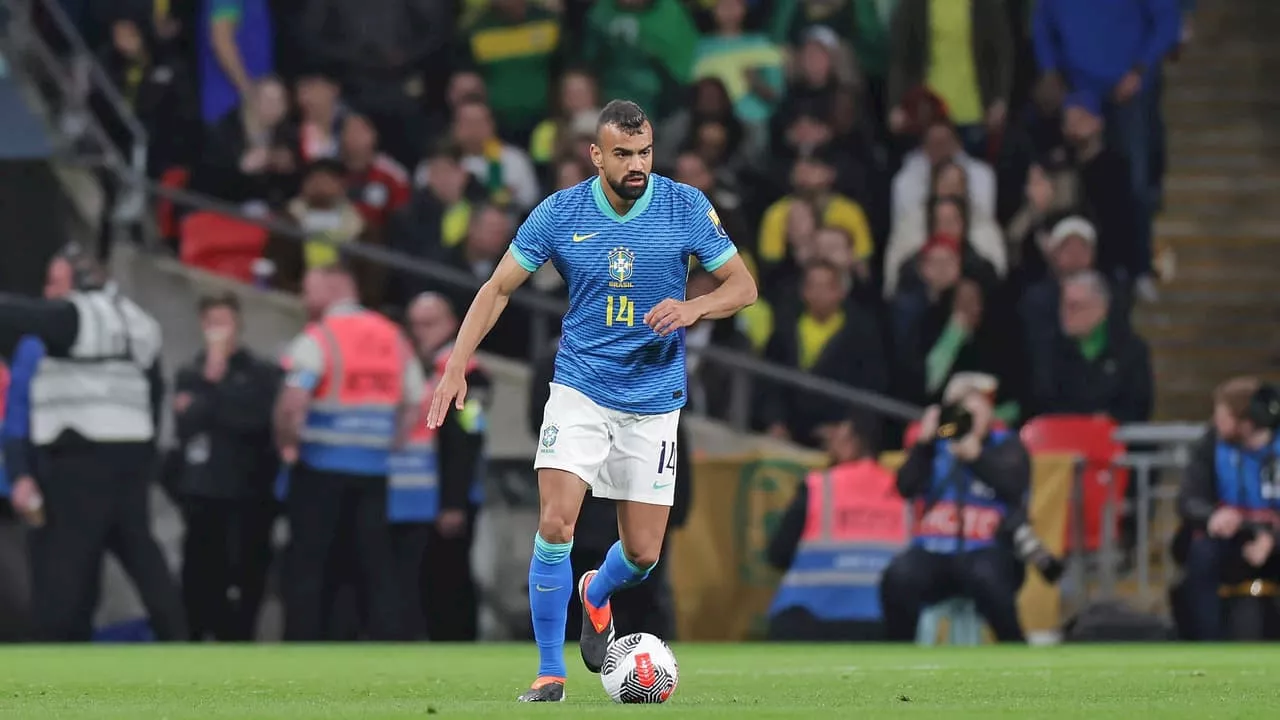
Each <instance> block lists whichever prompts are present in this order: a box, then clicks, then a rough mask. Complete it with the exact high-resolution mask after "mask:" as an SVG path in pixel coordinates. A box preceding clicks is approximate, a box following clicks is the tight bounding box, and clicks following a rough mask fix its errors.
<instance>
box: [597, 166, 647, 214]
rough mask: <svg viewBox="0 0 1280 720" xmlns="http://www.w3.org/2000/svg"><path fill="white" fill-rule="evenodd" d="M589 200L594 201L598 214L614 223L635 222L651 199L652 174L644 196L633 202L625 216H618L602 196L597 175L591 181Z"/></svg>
mask: <svg viewBox="0 0 1280 720" xmlns="http://www.w3.org/2000/svg"><path fill="white" fill-rule="evenodd" d="M591 199H592V200H595V201H596V207H597V208H599V209H600V212H601V213H602V214H603V215H604V216H605V217H607V218H609V219H610V220H613V221H614V222H620V223H624V222H627V221H629V220H635V219H636V218H638V217H640V215H641V214H642V213H643V212H644V211H645V209H646V208H648V207H649V201H650V200H652V199H653V173H650V174H649V184H648V185H646V186H645V189H644V194H643V195H641V196H640V197H639V199H637V200H636V201H635V204H633V205H632V206H631V209H630V210H628V211H627V214H626V215H619V214H618V211H617V210H614V209H613V206H612V205H610V204H609V198H607V197H605V196H604V189H603V188H601V187H600V176H599V175H597V176H595V177H594V178H592V179H591Z"/></svg>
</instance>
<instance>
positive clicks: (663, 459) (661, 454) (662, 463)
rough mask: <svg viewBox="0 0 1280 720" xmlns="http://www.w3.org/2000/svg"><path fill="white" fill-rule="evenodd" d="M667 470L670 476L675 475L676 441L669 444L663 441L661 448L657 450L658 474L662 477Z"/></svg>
mask: <svg viewBox="0 0 1280 720" xmlns="http://www.w3.org/2000/svg"><path fill="white" fill-rule="evenodd" d="M668 470H670V471H671V475H672V476H674V475H675V474H676V441H675V440H672V441H670V442H668V441H666V440H663V441H662V446H661V447H660V448H658V474H659V475H663V474H665V473H666V472H667V471H668Z"/></svg>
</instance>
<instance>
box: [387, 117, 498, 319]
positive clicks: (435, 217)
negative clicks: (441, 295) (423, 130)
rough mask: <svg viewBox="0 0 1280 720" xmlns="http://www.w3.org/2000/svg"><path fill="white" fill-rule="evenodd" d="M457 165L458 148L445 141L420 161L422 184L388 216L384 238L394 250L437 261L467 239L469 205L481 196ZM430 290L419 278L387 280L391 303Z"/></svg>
mask: <svg viewBox="0 0 1280 720" xmlns="http://www.w3.org/2000/svg"><path fill="white" fill-rule="evenodd" d="M462 160H463V158H462V152H461V151H460V150H459V149H458V146H457V145H454V144H453V143H451V142H448V141H444V142H441V143H439V144H438V145H437V146H436V147H435V148H434V149H433V150H432V151H431V153H430V154H429V155H428V156H427V158H426V159H425V160H423V166H424V167H425V169H426V170H427V171H428V174H427V182H426V184H425V185H424V186H422V187H420V188H418V189H416V190H414V191H413V194H412V195H411V197H410V200H409V204H408V205H406V206H405V207H403V208H401V209H400V210H399V211H398V212H396V213H395V214H394V215H392V217H391V222H390V225H389V229H388V233H389V242H390V245H391V248H392V249H393V250H397V251H399V252H402V253H405V254H406V255H409V256H410V257H418V258H430V259H433V260H439V259H442V258H445V257H447V256H449V254H450V253H452V252H453V250H454V249H455V248H457V247H458V246H459V245H460V244H461V243H462V241H463V240H465V239H466V237H467V228H468V227H469V226H470V224H471V214H472V211H473V205H474V203H475V202H476V201H479V200H482V199H483V198H484V195H485V192H484V189H483V188H482V187H480V184H479V183H478V182H477V181H476V180H475V179H474V178H473V177H471V175H470V174H469V173H468V172H467V171H466V170H465V169H464V168H463V167H462ZM429 289H430V283H428V282H427V281H426V280H424V279H423V278H421V277H420V276H417V275H413V274H409V273H404V272H397V273H395V274H394V275H393V276H392V295H391V301H392V302H393V303H395V304H397V305H407V304H408V303H409V301H410V300H411V299H412V298H413V297H415V296H417V295H418V294H420V293H423V292H426V291H427V290H429Z"/></svg>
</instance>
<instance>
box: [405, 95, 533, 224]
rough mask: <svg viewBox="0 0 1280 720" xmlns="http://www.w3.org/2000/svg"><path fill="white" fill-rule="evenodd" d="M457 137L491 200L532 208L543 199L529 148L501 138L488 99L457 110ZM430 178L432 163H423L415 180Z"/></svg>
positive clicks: (470, 169)
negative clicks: (487, 102)
mask: <svg viewBox="0 0 1280 720" xmlns="http://www.w3.org/2000/svg"><path fill="white" fill-rule="evenodd" d="M452 132H453V141H454V142H456V143H457V144H458V147H459V148H460V149H461V151H462V155H463V158H462V166H463V167H464V168H466V170H467V172H469V173H471V174H472V175H473V176H474V177H475V178H476V180H478V181H479V182H480V184H481V185H482V186H483V187H484V188H485V190H486V192H487V193H488V195H489V200H490V201H491V202H494V203H497V204H499V205H507V204H512V205H514V206H515V207H516V208H517V209H518V210H519V211H520V212H522V213H523V212H528V211H529V210H532V209H533V206H534V205H537V204H538V202H539V201H540V200H542V191H541V190H540V189H539V187H538V175H537V173H536V172H535V171H534V169H533V163H532V162H531V161H530V160H529V156H528V155H526V154H525V152H524V151H523V150H521V149H519V148H517V147H516V146H514V145H511V144H508V143H504V142H502V140H500V139H498V136H497V134H496V129H495V128H494V124H493V113H492V112H490V110H489V106H488V105H485V104H484V102H482V101H480V100H477V99H474V98H471V99H467V100H464V101H462V102H461V103H460V104H459V105H458V106H457V108H456V109H455V110H454V117H453V131H452ZM429 179H430V167H429V166H427V165H425V164H419V165H418V169H417V172H416V173H415V174H414V183H415V184H416V185H418V187H422V186H424V185H425V184H427V182H428V181H429Z"/></svg>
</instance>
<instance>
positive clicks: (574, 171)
mask: <svg viewBox="0 0 1280 720" xmlns="http://www.w3.org/2000/svg"><path fill="white" fill-rule="evenodd" d="M555 167H556V183H555V188H556V190H568V189H569V188H571V187H573V186H574V185H577V184H578V183H580V182H582V181H584V180H590V179H591V178H593V177H595V176H596V171H595V168H594V167H592V165H591V163H590V162H588V161H586V160H583V159H582V158H581V157H578V156H577V155H566V156H564V157H562V158H561V159H560V160H559V161H557V162H556V166H555Z"/></svg>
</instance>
